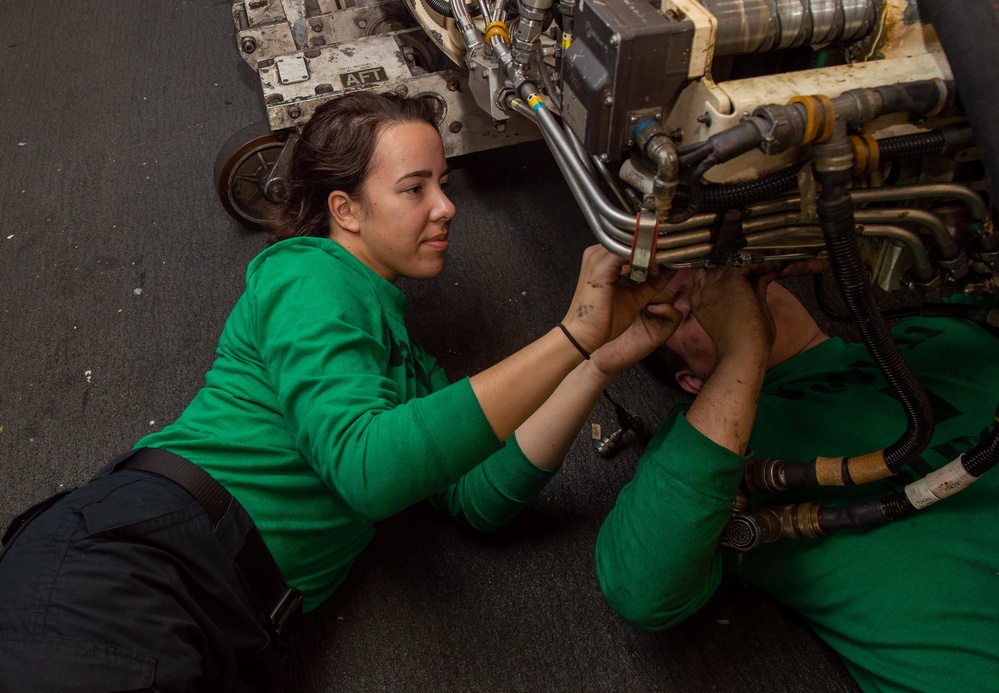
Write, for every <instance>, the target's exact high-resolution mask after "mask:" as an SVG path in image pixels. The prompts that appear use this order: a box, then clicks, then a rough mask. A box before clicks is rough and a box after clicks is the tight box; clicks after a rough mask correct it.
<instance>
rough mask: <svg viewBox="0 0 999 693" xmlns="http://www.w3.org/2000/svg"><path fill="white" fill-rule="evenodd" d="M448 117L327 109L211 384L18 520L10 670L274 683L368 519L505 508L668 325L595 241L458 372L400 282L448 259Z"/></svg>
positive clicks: (375, 108)
mask: <svg viewBox="0 0 999 693" xmlns="http://www.w3.org/2000/svg"><path fill="white" fill-rule="evenodd" d="M436 117H437V113H436V110H435V108H434V105H433V102H432V101H430V100H420V99H395V98H391V97H384V96H379V95H374V94H352V95H347V96H344V97H341V98H339V99H337V100H334V101H332V102H330V103H328V104H327V105H325V106H324V107H322V108H320V109H318V110H317V111H316V113H315V114H314V116H313V117H312V118H311V119H310V121H309V123H308V124H307V125H306V127H305V128H304V129H303V131H302V133H301V136H300V138H299V141H298V143H297V144H296V146H295V152H294V157H293V161H292V168H291V174H290V184H289V194H288V197H287V200H286V202H285V203H284V205H283V207H282V209H281V210H280V212H279V213H278V214H277V216H276V218H275V220H274V230H275V234H276V236H277V237H278V238H279V239H281V240H279V242H277V243H275V244H274V245H272V246H271V247H270V248H268V249H267V250H265V251H263V252H262V253H261V254H260V255H259V256H258V257H256V258H255V259H254V260H253V261H252V262H251V263H250V265H249V267H248V270H247V276H246V290H245V292H244V294H243V295H242V296H241V297H240V299H239V301H238V302H237V304H236V306H235V308H234V309H233V312H232V314H231V315H230V317H229V319H228V321H227V322H226V325H225V328H224V330H223V333H222V335H221V337H220V340H219V346H218V349H217V357H216V360H215V363H214V364H213V366H212V368H211V370H210V371H209V372H208V374H207V375H206V382H205V387H204V388H203V389H202V390H201V391H200V392H199V393H198V394H197V395H196V396H195V398H194V400H193V401H192V402H191V404H190V405H189V406H188V407H187V408H186V409H185V411H184V412H183V413H182V414H181V415H180V417H179V418H178V419H177V420H176V421H175V422H174V423H172V424H170V425H169V426H167V427H166V428H164V429H163V430H161V431H159V432H156V433H153V434H150V435H148V436H146V437H144V438H143V439H142V440H140V441H139V442H138V443H137V445H136V449H135V450H133V451H132V452H131V453H128V454H126V455H124V456H122V457H119V458H118V459H116V460H115V461H113V462H112V463H111V464H110V465H108V467H107V468H105V469H104V470H103V471H102V472H101V473H99V474H98V475H97V477H95V479H94V480H92V481H91V482H90V483H88V484H87V486H85V487H83V488H81V489H79V490H77V491H75V492H74V493H72V494H70V495H69V496H67V497H65V498H63V499H61V500H59V502H58V503H56V504H55V505H53V506H52V507H50V508H48V509H47V510H45V511H44V512H43V513H41V514H40V515H37V516H36V517H35V518H34V519H33V520H32V521H31V522H30V523H28V524H25V525H24V526H23V528H22V529H21V532H20V534H19V535H18V536H17V537H16V538H12V539H11V541H9V542H7V545H6V547H5V552H4V554H2V556H0V590H3V591H4V593H5V594H7V595H8V596H9V595H14V598H12V599H9V600H8V601H9V603H10V604H16V605H17V606H16V608H15V607H12V608H10V609H7V610H5V611H3V612H2V615H3V617H4V618H3V619H0V684H2V685H0V688H3V689H5V690H6V689H7V688H10V689H11V690H36V691H37V690H46V689H47V684H48V683H49V679H48V678H47V677H55V678H53V679H52V687H58V681H59V680H62V681H65V680H67V678H66V677H67V676H69V677H77V680H83V681H88V680H90V679H91V678H92V679H93V680H95V681H97V680H100V681H101V682H102V685H103V684H104V683H106V682H107V681H108V680H109V677H119V678H120V680H117V679H115V680H116V681H117V684H116V685H119V686H120V687H122V688H143V687H148V686H150V685H151V686H154V687H162V688H164V689H168V690H174V689H182V688H185V687H186V686H187V685H188V684H189V683H190V682H191V681H197V682H199V683H198V684H197V685H198V687H201V688H205V689H211V690H230V689H231V690H240V689H241V686H243V687H250V688H253V687H255V686H258V685H259V686H262V685H265V682H266V680H267V678H268V673H269V672H268V671H264V670H265V669H267V668H268V666H269V665H272V664H273V656H272V650H273V646H272V644H273V642H274V640H275V639H276V638H277V637H278V636H279V635H281V634H282V633H284V632H286V631H287V629H288V623H289V621H290V620H291V619H292V618H293V616H294V614H295V613H296V611H297V610H298V608H299V607H301V608H304V610H306V611H307V610H309V609H311V608H314V607H315V606H316V605H318V604H319V603H321V602H322V601H323V600H324V599H325V598H327V597H328V596H329V595H330V594H331V593H332V592H333V591H334V590H335V589H336V587H337V586H338V585H339V584H340V583H341V582H342V580H343V579H344V577H345V575H346V573H347V571H348V570H349V567H350V564H351V561H352V560H353V558H354V557H355V556H356V555H357V554H358V553H359V552H360V551H361V550H362V549H363V548H364V546H366V545H367V544H368V543H369V542H370V541H371V539H372V537H373V535H374V527H375V523H376V522H377V521H378V520H380V519H382V518H385V517H387V516H390V515H392V514H394V513H396V512H398V511H400V510H402V509H403V508H405V507H407V506H409V505H411V504H413V503H415V502H418V501H420V500H423V499H427V498H431V499H432V500H433V502H434V503H435V505H437V506H438V507H440V508H442V509H444V510H445V511H447V512H449V513H450V514H451V515H453V516H456V517H461V518H463V519H465V520H467V521H468V522H469V523H470V524H471V525H472V526H474V527H477V528H480V529H486V530H488V529H493V528H496V527H499V526H500V525H502V524H504V523H505V522H507V521H508V520H509V519H511V518H512V517H513V516H514V514H515V513H516V512H517V511H518V509H519V508H520V507H521V506H522V505H523V504H524V503H526V502H528V501H530V500H531V499H533V498H534V497H535V496H536V495H537V493H538V492H539V491H540V490H541V489H542V488H543V486H544V484H545V483H546V482H547V481H548V480H549V479H550V478H551V475H552V474H553V473H554V471H555V470H556V469H557V468H558V466H559V464H561V461H562V458H563V456H564V454H565V452H566V451H567V449H568V447H569V446H570V445H571V443H572V441H573V440H574V439H575V436H576V433H577V432H578V430H579V427H580V426H581V424H582V422H583V420H584V418H585V416H586V415H587V413H588V412H589V410H590V409H591V408H592V406H593V403H594V402H595V400H596V398H597V397H598V396H599V394H600V392H601V391H602V390H603V388H604V387H605V386H606V385H607V384H608V382H609V381H610V379H611V378H612V377H613V376H614V375H615V374H616V373H617V372H618V371H619V370H620V369H622V368H623V367H625V366H627V365H630V364H631V363H634V362H635V361H637V360H638V359H639V358H641V357H643V356H644V355H646V354H647V353H649V351H651V349H653V348H654V347H655V346H656V345H657V342H659V341H661V339H664V338H665V336H666V335H667V334H668V332H669V331H670V330H669V327H670V324H671V321H673V320H674V318H675V317H676V316H677V315H678V314H677V312H676V311H675V310H674V309H673V308H672V306H670V305H669V304H668V303H663V302H660V299H659V298H658V297H657V295H658V293H659V292H660V290H661V289H662V288H663V286H664V284H665V280H666V279H667V277H666V276H665V275H662V276H657V277H654V278H653V279H652V280H651V281H649V282H648V283H645V284H640V285H637V286H634V287H630V288H625V287H623V286H622V285H620V284H618V283H617V279H618V278H619V277H620V275H621V272H622V270H623V265H624V260H623V259H621V258H618V257H616V256H614V255H612V254H610V253H608V252H607V251H605V250H604V249H602V248H599V247H596V246H595V247H592V248H590V249H588V250H587V251H586V252H585V254H584V256H583V260H582V267H581V270H580V276H579V280H578V282H577V285H576V289H575V293H574V295H573V298H572V302H571V305H570V307H569V309H568V310H567V312H566V314H565V318H564V319H563V320H562V322H561V323H560V324H559V325H557V326H555V327H553V328H552V329H551V330H550V331H549V332H548V333H547V334H545V335H542V336H541V337H540V338H539V339H537V340H536V341H534V342H533V343H531V344H529V345H528V346H526V347H524V348H523V349H521V350H520V351H518V352H516V353H515V354H513V355H512V356H510V357H508V358H506V359H504V360H503V361H501V362H500V363H498V364H496V365H495V366H493V367H491V368H489V369H487V370H485V371H483V372H481V373H479V374H477V375H474V376H472V377H471V378H465V379H462V380H460V381H458V382H455V383H449V382H448V380H447V378H446V376H445V374H444V372H443V370H442V369H441V367H440V366H439V365H438V364H437V362H436V361H435V360H434V359H433V357H431V356H430V355H429V354H427V353H426V352H425V351H424V350H423V349H422V347H421V346H420V345H419V344H417V343H416V342H414V341H413V340H412V339H411V338H410V336H409V334H408V332H407V330H406V326H405V320H404V318H405V309H406V298H405V296H404V295H403V294H402V292H401V291H400V290H399V289H398V288H397V287H396V286H395V285H394V283H393V282H395V280H396V279H399V278H400V277H408V278H417V279H423V278H431V277H434V276H436V275H437V274H438V273H439V272H440V271H441V270H442V269H443V266H444V258H445V255H446V253H447V250H448V247H449V245H450V222H451V219H452V218H453V217H454V214H455V208H454V205H453V204H452V203H451V201H450V200H449V199H448V198H447V196H446V195H445V193H444V186H445V185H446V183H447V178H448V169H447V163H446V161H445V158H444V150H443V145H442V143H441V139H440V136H439V134H438V132H437V130H436V122H437V121H436ZM150 472H152V473H150ZM164 477H165V478H164ZM185 489H186V490H185ZM191 496H194V498H195V499H197V500H198V501H199V503H196V504H193V505H192V499H191ZM257 537H260V538H262V542H261V541H260V540H259V539H258V538H257ZM247 547H250V548H247ZM252 547H257V548H256V549H254V548H252ZM262 547H266V548H262ZM60 552H61V555H66V556H69V557H70V558H71V559H72V560H64V561H62V562H61V563H59V562H58V561H55V563H53V561H54V560H55V559H54V558H53V557H54V556H56V555H57V554H60ZM52 565H57V569H55V570H52V571H49V570H48V568H49V567H50V566H52ZM275 566H276V567H275ZM50 572H51V573H52V574H53V575H52V578H51V580H49V579H48V578H46V579H45V580H44V581H43V582H44V584H42V585H40V584H39V581H38V579H37V575H38V574H40V573H41V574H45V575H48V574H49V573H50ZM33 576H34V577H33ZM286 585H287V588H286ZM112 605H113V606H115V607H116V608H115V609H112V608H110V607H111V606H112ZM3 608H4V609H6V607H3ZM8 612H9V613H8ZM116 613H127V614H129V616H128V617H127V618H121V617H119V616H116V615H115V614H116ZM39 614H45V616H44V618H39ZM132 614H137V616H135V617H133V616H132ZM112 617H113V618H112ZM81 652H82V653H86V656H84V655H82V654H80V653H81ZM95 653H97V654H95ZM95 661H96V662H97V663H96V664H95ZM51 662H58V663H59V665H58V667H56V668H55V669H53V667H52V666H51V664H49V663H51ZM84 670H85V672H84ZM81 672H84V673H81ZM81 676H83V677H90V678H84V679H79V678H78V677H81Z"/></svg>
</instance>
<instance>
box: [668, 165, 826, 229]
mask: <svg viewBox="0 0 999 693" xmlns="http://www.w3.org/2000/svg"><path fill="white" fill-rule="evenodd" d="M806 163H807V162H805V161H802V162H800V163H797V164H794V165H793V166H788V167H787V168H784V169H781V170H780V171H776V172H774V173H770V174H767V175H765V176H760V177H759V178H757V179H756V180H751V181H746V182H744V183H723V184H720V185H704V186H701V204H700V211H702V212H725V211H727V210H730V209H740V208H742V207H745V206H746V205H750V204H752V203H754V202H760V201H762V200H769V199H772V198H774V197H780V196H781V195H786V194H787V193H789V192H791V191H792V190H795V189H796V188H797V187H798V172H799V171H800V170H801V169H802V167H803V166H804V165H805V164H806ZM689 204H690V189H689V188H688V187H687V186H685V185H681V186H679V187H678V188H677V190H676V195H675V196H674V197H673V205H674V206H676V207H678V208H679V209H684V208H685V207H686V206H688V205H689ZM671 221H672V220H671Z"/></svg>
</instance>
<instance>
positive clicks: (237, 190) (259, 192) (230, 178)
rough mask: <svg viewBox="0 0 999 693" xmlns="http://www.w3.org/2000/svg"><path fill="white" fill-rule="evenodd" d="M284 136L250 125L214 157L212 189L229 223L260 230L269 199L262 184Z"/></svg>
mask: <svg viewBox="0 0 999 693" xmlns="http://www.w3.org/2000/svg"><path fill="white" fill-rule="evenodd" d="M284 140H285V135H283V134H280V133H276V132H272V131H271V129H270V127H268V125H267V123H264V122H261V123H253V124H252V125H247V126H246V127H245V128H243V129H242V130H240V131H238V132H236V133H235V134H233V135H232V137H230V138H229V139H228V140H226V142H225V144H223V145H222V148H221V149H219V153H218V156H216V157H215V189H216V190H217V191H218V194H219V201H220V202H221V203H222V206H223V207H224V208H225V211H226V212H228V213H229V216H231V217H232V218H233V219H235V220H236V221H238V222H239V223H240V224H242V225H243V226H245V227H246V228H249V229H261V228H263V227H264V222H265V220H266V219H267V210H268V209H270V208H271V207H273V205H274V202H276V200H272V199H269V198H268V197H267V195H266V194H265V191H264V187H263V185H264V181H265V180H266V178H267V175H268V174H269V173H270V172H271V169H272V168H273V167H274V162H276V161H277V158H278V155H279V154H280V153H281V149H282V148H283V147H284Z"/></svg>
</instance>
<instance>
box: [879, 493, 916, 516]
mask: <svg viewBox="0 0 999 693" xmlns="http://www.w3.org/2000/svg"><path fill="white" fill-rule="evenodd" d="M880 504H881V513H882V514H883V515H884V516H885V519H886V520H888V521H892V520H900V519H902V518H903V517H905V516H906V515H911V514H912V513H914V512H916V506H914V505H913V504H912V503H911V502H910V501H909V497H908V496H906V495H905V494H904V493H901V492H899V493H895V494H893V495H890V496H885V497H884V498H882V499H881V501H880Z"/></svg>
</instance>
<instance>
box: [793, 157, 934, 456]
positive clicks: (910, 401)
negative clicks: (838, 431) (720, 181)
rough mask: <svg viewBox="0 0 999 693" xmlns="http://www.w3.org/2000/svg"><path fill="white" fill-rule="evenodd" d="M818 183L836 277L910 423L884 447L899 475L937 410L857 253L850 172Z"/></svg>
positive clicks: (820, 177) (824, 175)
mask: <svg viewBox="0 0 999 693" xmlns="http://www.w3.org/2000/svg"><path fill="white" fill-rule="evenodd" d="M815 179H816V181H817V182H818V183H819V185H820V186H821V189H822V192H821V193H820V194H819V197H818V200H817V201H816V207H817V210H818V216H819V226H820V227H821V229H822V233H823V236H824V237H825V241H826V247H827V248H828V250H829V260H830V263H831V265H832V271H833V275H834V276H835V277H836V280H837V284H839V288H840V292H841V293H842V295H843V299H844V301H845V302H846V305H847V306H848V307H849V309H850V313H851V314H852V315H853V316H854V319H855V323H856V325H857V328H858V330H859V331H860V334H861V337H862V338H863V340H864V343H865V344H866V346H867V350H868V351H869V352H870V354H871V358H872V359H873V360H874V363H875V364H876V365H877V366H878V368H879V369H880V370H881V372H882V373H883V374H884V376H885V379H886V380H887V381H888V383H889V385H890V386H891V388H892V391H893V392H894V393H895V394H896V396H897V397H898V399H899V401H900V402H901V403H902V406H903V407H904V409H905V414H906V417H907V419H908V426H907V428H906V430H905V432H904V433H903V434H902V437H901V438H899V439H898V440H897V441H895V442H894V443H892V444H891V445H890V446H888V447H887V448H885V465H886V466H887V467H888V469H889V470H890V471H891V472H892V473H895V472H897V471H898V470H899V469H901V468H902V466H903V465H904V464H905V463H906V462H907V461H908V460H909V459H910V458H912V457H915V456H916V455H918V454H919V453H920V452H921V451H922V450H923V448H925V447H926V445H927V443H929V440H930V437H931V435H932V434H933V409H932V408H931V406H930V401H929V398H928V397H927V396H926V393H925V392H924V391H923V389H922V387H921V386H920V385H919V383H918V382H917V381H916V378H915V376H913V374H912V371H911V370H909V367H908V365H907V364H906V363H905V360H904V359H903V358H902V354H901V352H900V351H899V349H898V345H897V344H895V341H894V340H893V339H892V337H891V333H890V332H889V331H888V326H887V325H886V324H885V321H884V319H883V318H882V317H881V314H880V313H879V312H878V310H877V308H876V306H875V305H874V299H873V297H872V296H871V290H870V285H869V284H868V281H867V276H866V272H865V270H864V265H863V262H862V260H861V258H860V251H859V249H858V248H857V241H856V236H855V231H854V220H853V203H852V201H851V200H850V196H849V194H847V184H848V183H849V180H850V173H849V171H819V170H816V172H815ZM809 466H811V465H809Z"/></svg>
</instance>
